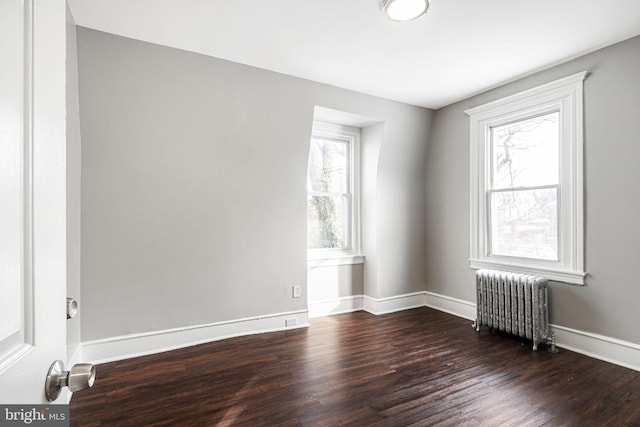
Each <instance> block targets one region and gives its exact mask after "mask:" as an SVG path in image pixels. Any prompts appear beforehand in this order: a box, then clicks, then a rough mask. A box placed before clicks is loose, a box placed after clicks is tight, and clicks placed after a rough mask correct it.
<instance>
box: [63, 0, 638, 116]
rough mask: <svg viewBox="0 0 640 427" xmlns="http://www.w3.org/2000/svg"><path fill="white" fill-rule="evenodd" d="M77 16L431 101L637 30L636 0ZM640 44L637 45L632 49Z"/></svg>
mask: <svg viewBox="0 0 640 427" xmlns="http://www.w3.org/2000/svg"><path fill="white" fill-rule="evenodd" d="M69 5H70V8H71V11H72V13H73V15H74V18H75V20H76V23H77V24H78V25H80V26H84V27H88V28H93V29H96V30H100V31H106V32H109V33H113V34H118V35H121V36H126V37H130V38H134V39H139V40H144V41H148V42H152V43H157V44H161V45H166V46H171V47H175V48H180V49H184V50H188V51H192V52H198V53H202V54H205V55H210V56H215V57H218V58H223V59H227V60H230V61H234V62H239V63H243V64H248V65H252V66H255V67H259V68H264V69H267V70H272V71H277V72H280V73H284V74H289V75H292V76H297V77H302V78H305V79H309V80H315V81H318V82H322V83H328V84H331V85H334V86H338V87H342V88H346V89H351V90H355V91H358V92H362V93H366V94H371V95H376V96H380V97H383V98H388V99H393V100H397V101H401V102H406V103H409V104H414V105H420V106H424V107H429V108H439V107H442V106H445V105H448V104H450V103H452V102H455V101H457V100H460V99H464V98H466V97H468V96H470V95H473V94H476V93H479V92H482V91H484V90H486V89H488V88H491V87H495V86H498V85H500V84H502V83H505V82H508V81H512V80H515V79H516V78H519V77H522V76H524V75H527V74H530V73H532V72H534V71H538V70H540V69H543V68H547V67H549V66H552V65H554V64H558V63H561V62H564V61H566V60H569V59H572V58H575V57H577V56H580V55H582V54H584V53H587V52H590V51H593V50H596V49H599V48H601V47H604V46H607V45H610V44H613V43H616V42H618V41H622V40H625V39H628V38H630V37H633V36H635V35H638V34H640V0H609V1H605V2H603V1H596V0H538V1H525V0H483V1H481V0H432V4H431V7H430V9H429V12H428V13H427V15H425V16H423V17H422V18H420V19H418V20H416V21H412V22H408V23H395V22H389V21H387V20H385V18H384V17H383V15H382V13H381V12H380V9H379V7H378V0H226V1H223V0H69ZM639 54H640V52H639Z"/></svg>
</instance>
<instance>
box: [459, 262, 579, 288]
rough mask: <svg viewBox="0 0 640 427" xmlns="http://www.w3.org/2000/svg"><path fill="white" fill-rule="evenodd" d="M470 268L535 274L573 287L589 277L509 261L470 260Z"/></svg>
mask: <svg viewBox="0 0 640 427" xmlns="http://www.w3.org/2000/svg"><path fill="white" fill-rule="evenodd" d="M469 267H471V268H473V269H476V270H478V269H480V268H490V269H493V270H504V271H512V272H514V273H520V274H533V275H536V276H542V277H545V278H546V279H548V280H552V281H554V282H563V283H569V284H572V285H584V281H585V276H586V275H587V274H586V273H584V272H581V271H569V270H557V269H553V268H548V267H544V266H526V265H521V264H516V263H513V264H512V263H509V262H507V261H502V262H496V261H493V260H480V259H470V260H469Z"/></svg>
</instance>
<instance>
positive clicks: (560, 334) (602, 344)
mask: <svg viewBox="0 0 640 427" xmlns="http://www.w3.org/2000/svg"><path fill="white" fill-rule="evenodd" d="M425 306H426V307H430V308H433V309H435V310H439V311H442V312H445V313H448V314H452V315H455V316H458V317H461V318H464V319H469V320H475V316H476V304H475V303H473V302H470V301H465V300H461V299H458V298H453V297H450V296H446V295H441V294H437V293H434V292H414V293H410V294H404V295H397V296H392V297H386V298H372V297H370V296H367V295H354V296H350V297H342V298H336V299H332V300H326V301H319V302H315V303H310V304H309V310H299V311H291V312H287V313H276V314H270V315H265V316H256V317H251V318H244V319H237V320H230V321H225V322H217V323H212V324H208V325H197V326H190V327H185V328H176V329H170V330H163V331H155V332H150V333H142V334H132V335H124V336H119V337H112V338H106V339H101V340H94V341H85V342H83V343H82V344H81V345H80V346H79V347H78V348H77V349H76V350H75V351H74V354H73V355H72V357H71V358H70V360H69V362H71V361H78V360H80V359H82V361H84V362H88V363H106V362H113V361H116V360H122V359H128V358H131V357H137V356H144V355H148V354H155V353H161V352H164V351H170V350H175V349H178V348H183V347H189V346H192V345H197V344H202V343H207V342H211V341H217V340H221V339H225V338H232V337H236V336H242V335H251V334H257V333H265V332H274V331H281V330H285V329H293V328H301V327H307V326H309V318H312V317H320V316H327V315H332V314H339V313H346V312H352V311H360V310H364V311H367V312H369V313H372V314H375V315H381V314H387V313H394V312H397V311H402V310H409V309H412V308H417V307H425ZM294 319H295V320H294ZM291 323H295V326H285V325H287V324H291ZM551 329H552V331H553V333H554V334H555V338H556V345H557V346H558V347H560V348H564V349H567V350H570V351H574V352H576V353H580V354H584V355H586V356H589V357H593V358H595V359H599V360H603V361H605V362H609V363H613V364H616V365H619V366H623V367H625V368H629V369H633V370H635V371H640V344H635V343H632V342H628V341H623V340H620V339H617V338H612V337H607V336H603V335H598V334H593V333H590V332H585V331H580V330H576V329H571V328H568V327H565V326H560V325H551Z"/></svg>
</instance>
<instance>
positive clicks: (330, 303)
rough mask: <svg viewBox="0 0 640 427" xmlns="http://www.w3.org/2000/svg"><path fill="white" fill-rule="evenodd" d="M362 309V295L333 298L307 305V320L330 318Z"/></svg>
mask: <svg viewBox="0 0 640 427" xmlns="http://www.w3.org/2000/svg"><path fill="white" fill-rule="evenodd" d="M363 308H364V295H353V296H348V297H340V298H334V299H330V300H324V301H315V302H310V303H309V318H314V317H322V316H331V315H334V314H340V313H350V312H352V311H360V310H362V309H363Z"/></svg>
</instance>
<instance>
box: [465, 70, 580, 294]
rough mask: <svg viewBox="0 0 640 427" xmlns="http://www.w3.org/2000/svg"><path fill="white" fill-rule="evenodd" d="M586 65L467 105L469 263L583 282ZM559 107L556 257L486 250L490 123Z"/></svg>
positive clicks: (480, 266)
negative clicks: (494, 98)
mask: <svg viewBox="0 0 640 427" xmlns="http://www.w3.org/2000/svg"><path fill="white" fill-rule="evenodd" d="M586 76H587V71H583V72H581V73H577V74H574V75H572V76H568V77H565V78H563V79H559V80H556V81H554V82H551V83H548V84H545V85H542V86H538V87H536V88H533V89H529V90H527V91H524V92H521V93H518V94H515V95H512V96H508V97H505V98H502V99H499V100H497V101H493V102H490V103H487V104H484V105H481V106H478V107H475V108H471V109H469V110H467V111H465V112H466V113H467V114H468V115H469V116H470V123H471V128H470V131H471V159H470V160H471V165H470V166H471V170H470V178H471V185H470V187H471V203H470V207H471V251H470V259H469V265H470V267H471V268H474V269H478V268H493V269H501V270H509V271H514V272H518V273H526V274H536V275H541V276H544V277H546V278H548V279H550V280H557V281H561V282H565V283H572V284H578V285H583V284H584V280H585V276H586V273H585V272H584V201H583V194H584V187H583V176H584V175H583V94H582V93H583V81H584V79H585V78H586ZM551 109H557V110H559V111H560V117H561V118H560V122H561V132H562V143H561V144H562V146H561V155H560V203H559V210H560V219H559V224H558V225H559V260H558V261H544V260H533V259H528V258H519V257H507V256H498V255H491V254H489V238H490V235H489V232H490V231H489V221H488V217H489V213H488V212H487V200H486V196H485V194H486V190H487V185H488V183H489V179H490V176H489V174H490V170H489V167H488V165H490V159H489V157H488V156H489V155H490V153H489V152H488V151H489V150H488V143H489V142H490V140H489V138H490V135H489V130H490V128H491V126H495V125H496V124H499V123H505V122H508V121H512V120H517V119H520V118H524V117H528V116H531V115H535V114H536V112H540V111H543V112H544V111H550V110H551Z"/></svg>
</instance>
